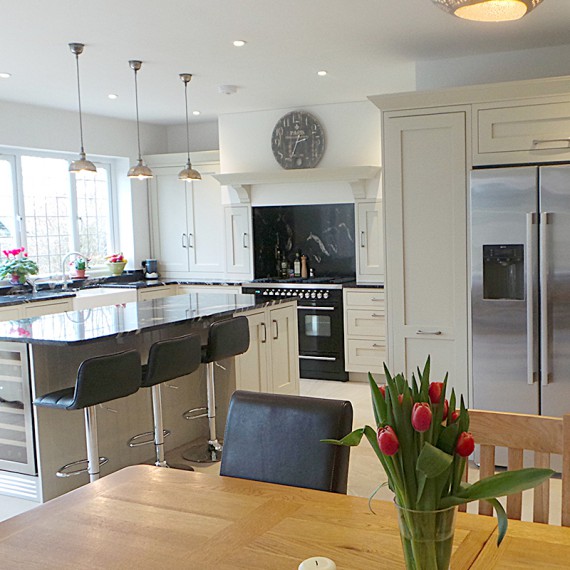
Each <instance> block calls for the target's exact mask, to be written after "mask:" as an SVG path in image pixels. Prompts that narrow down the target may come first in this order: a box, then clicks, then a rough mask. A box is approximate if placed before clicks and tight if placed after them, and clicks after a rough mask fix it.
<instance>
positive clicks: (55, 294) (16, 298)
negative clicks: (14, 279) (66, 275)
mask: <svg viewBox="0 0 570 570" xmlns="http://www.w3.org/2000/svg"><path fill="white" fill-rule="evenodd" d="M65 297H75V293H74V292H73V291H69V290H68V291H63V290H61V289H60V290H58V291H51V290H47V291H38V292H37V293H16V294H12V295H0V307H9V306H10V305H21V304H22V303H34V302H36V301H49V300H50V299H62V298H65Z"/></svg>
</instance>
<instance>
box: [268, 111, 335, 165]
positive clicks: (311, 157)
mask: <svg viewBox="0 0 570 570" xmlns="http://www.w3.org/2000/svg"><path fill="white" fill-rule="evenodd" d="M271 149H272V150H273V156H275V160H276V161H277V162H278V163H279V164H280V165H281V166H282V167H283V168H286V169H294V168H314V167H315V166H317V164H319V162H320V160H321V158H322V157H323V154H324V153H325V132H324V130H323V127H322V126H321V124H320V123H319V121H318V120H317V119H316V118H315V117H314V116H313V115H311V114H310V113H307V112H305V111H292V112H290V113H287V114H286V115H283V117H281V118H280V119H279V120H278V121H277V124H276V125H275V128H274V129H273V134H272V135H271Z"/></svg>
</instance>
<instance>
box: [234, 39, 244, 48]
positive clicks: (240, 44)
mask: <svg viewBox="0 0 570 570" xmlns="http://www.w3.org/2000/svg"><path fill="white" fill-rule="evenodd" d="M246 43H247V42H246V41H244V40H235V41H234V46H235V47H243V46H244V45H245V44H246Z"/></svg>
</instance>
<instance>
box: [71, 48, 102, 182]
mask: <svg viewBox="0 0 570 570" xmlns="http://www.w3.org/2000/svg"><path fill="white" fill-rule="evenodd" d="M84 47H85V45H84V44H77V43H72V44H69V49H70V50H71V53H72V54H73V55H75V67H76V69H77V100H78V103H79V137H80V140H81V150H80V152H79V160H74V161H73V162H72V163H71V164H70V165H69V172H73V174H79V173H80V172H97V168H96V167H95V165H94V164H93V163H92V162H91V161H90V160H87V158H86V157H85V149H84V148H83V119H82V117H81V87H80V85H79V56H80V55H81V54H82V53H83V48H84Z"/></svg>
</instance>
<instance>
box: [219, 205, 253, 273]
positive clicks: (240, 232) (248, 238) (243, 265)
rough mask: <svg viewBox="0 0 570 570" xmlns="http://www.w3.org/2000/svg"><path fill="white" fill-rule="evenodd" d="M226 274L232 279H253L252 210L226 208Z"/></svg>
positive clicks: (235, 207)
mask: <svg viewBox="0 0 570 570" xmlns="http://www.w3.org/2000/svg"><path fill="white" fill-rule="evenodd" d="M224 216H225V225H226V272H227V273H228V274H230V275H232V277H236V278H237V277H239V278H240V279H244V280H247V279H252V278H253V275H252V273H251V268H252V257H253V240H252V228H251V208H250V207H249V206H226V208H225V212H224Z"/></svg>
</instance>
